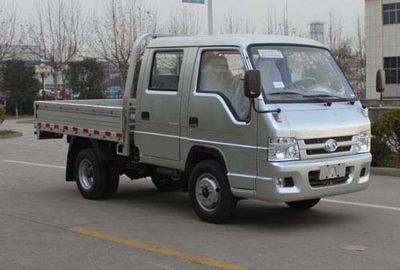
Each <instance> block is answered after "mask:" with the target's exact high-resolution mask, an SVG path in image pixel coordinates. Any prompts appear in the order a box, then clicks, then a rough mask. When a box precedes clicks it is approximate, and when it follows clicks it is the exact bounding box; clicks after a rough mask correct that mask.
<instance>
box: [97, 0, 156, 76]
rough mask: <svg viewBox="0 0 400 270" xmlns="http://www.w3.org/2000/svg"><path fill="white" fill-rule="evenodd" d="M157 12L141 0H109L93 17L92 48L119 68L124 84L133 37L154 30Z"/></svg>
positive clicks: (135, 37) (134, 38)
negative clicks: (103, 9) (104, 9)
mask: <svg viewBox="0 0 400 270" xmlns="http://www.w3.org/2000/svg"><path fill="white" fill-rule="evenodd" d="M156 28H157V16H156V14H155V13H154V12H152V11H151V10H150V9H149V8H147V7H146V6H145V5H144V4H143V2H142V1H141V0H110V1H109V2H108V4H107V6H106V11H105V13H104V14H101V15H100V17H99V18H94V19H93V37H92V38H91V44H90V45H91V48H93V49H94V51H95V52H96V54H97V55H98V56H100V57H101V58H103V59H104V60H106V61H107V62H109V63H111V64H112V65H113V66H114V67H115V68H116V69H118V71H119V73H120V75H121V78H122V82H121V84H125V81H126V77H127V74H128V69H129V58H130V56H131V54H132V47H133V44H134V42H135V40H136V39H137V38H138V37H139V36H140V35H142V34H144V33H152V32H155V29H156Z"/></svg>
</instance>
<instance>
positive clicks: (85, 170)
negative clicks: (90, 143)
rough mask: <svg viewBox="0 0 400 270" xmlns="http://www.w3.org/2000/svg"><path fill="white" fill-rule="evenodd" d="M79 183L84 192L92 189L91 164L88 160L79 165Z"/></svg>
mask: <svg viewBox="0 0 400 270" xmlns="http://www.w3.org/2000/svg"><path fill="white" fill-rule="evenodd" d="M79 183H80V184H81V186H82V187H83V188H84V189H85V190H89V189H91V188H92V187H93V183H94V177H93V164H92V162H90V161H89V160H88V159H84V160H82V161H81V163H80V164H79Z"/></svg>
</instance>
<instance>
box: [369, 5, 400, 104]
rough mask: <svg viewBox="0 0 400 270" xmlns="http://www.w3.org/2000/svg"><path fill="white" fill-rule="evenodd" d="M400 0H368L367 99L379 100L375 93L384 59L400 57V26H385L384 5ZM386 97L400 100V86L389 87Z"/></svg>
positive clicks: (390, 85)
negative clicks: (378, 71) (378, 74)
mask: <svg viewBox="0 0 400 270" xmlns="http://www.w3.org/2000/svg"><path fill="white" fill-rule="evenodd" d="M397 2H400V0H366V1H365V12H366V14H365V31H366V32H365V33H366V54H367V99H379V94H377V93H376V92H375V80H376V77H375V76H376V71H377V70H378V69H383V58H384V57H390V56H400V24H390V25H383V18H382V15H383V13H382V5H383V4H387V3H397ZM384 97H398V98H400V85H393V84H389V85H387V88H386V91H385V93H384Z"/></svg>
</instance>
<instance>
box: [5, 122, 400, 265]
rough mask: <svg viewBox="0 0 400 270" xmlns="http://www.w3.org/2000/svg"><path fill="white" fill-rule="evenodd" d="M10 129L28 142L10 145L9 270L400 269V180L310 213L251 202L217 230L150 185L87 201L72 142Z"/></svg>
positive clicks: (179, 196) (124, 186)
mask: <svg viewBox="0 0 400 270" xmlns="http://www.w3.org/2000/svg"><path fill="white" fill-rule="evenodd" d="M0 128H2V129H5V128H12V129H15V130H20V131H22V132H23V134H24V136H23V137H20V138H16V139H7V140H0V243H1V244H0V269H35V270H36V269H107V270H108V269H140V270H141V269H185V270H186V269H217V268H213V267H212V266H210V265H214V266H216V265H218V263H221V265H220V267H221V268H222V269H268V270H269V269H271V270H272V269H279V270H282V269H291V270H293V269H307V270H309V269H335V270H338V269H346V270H348V269H362V270H365V269H396V270H399V269H400V179H399V178H393V177H382V176H373V177H372V179H371V187H370V188H369V189H368V190H367V191H365V192H361V193H356V194H349V195H345V196H338V197H333V198H330V201H323V202H321V203H320V204H319V205H318V206H317V207H315V208H314V209H313V210H311V211H306V212H297V211H293V210H290V209H288V208H286V207H285V206H284V205H281V204H267V203H261V202H257V201H251V200H248V201H242V202H240V203H239V205H238V208H237V212H236V219H235V222H234V223H232V224H228V225H213V224H206V223H202V222H200V221H199V220H198V219H197V217H196V216H195V214H194V213H193V212H192V210H191V208H190V205H189V200H188V197H187V194H185V193H181V192H173V193H163V194H161V193H159V192H158V191H157V190H156V189H155V188H154V187H153V186H152V184H151V183H149V182H147V181H145V180H140V181H135V182H131V181H129V180H128V179H127V178H123V179H122V182H121V187H120V189H119V191H118V193H117V194H116V196H115V197H114V198H112V199H109V200H106V201H88V200H84V199H82V198H81V197H80V195H79V193H78V192H77V190H76V187H75V184H74V183H65V182H64V169H63V167H64V166H65V157H66V151H67V145H66V144H65V142H64V140H49V141H36V140H35V139H34V137H33V135H32V133H33V129H32V127H31V125H29V124H17V123H15V121H7V122H5V123H4V124H3V125H2V126H0ZM24 162H25V163H24ZM77 227H78V229H84V230H86V231H89V232H94V235H93V234H92V235H90V233H85V234H82V233H79V232H77V230H76V228H77ZM74 230H75V231H74ZM150 244H151V245H150ZM149 250H150V251H149ZM179 252H180V253H179ZM196 256H197V257H196ZM190 259H192V261H190ZM211 259H213V260H214V261H212V260H211ZM207 260H208V261H207ZM215 260H216V261H215ZM193 261H194V262H193ZM201 262H203V263H205V265H204V264H200V263H201ZM207 264H208V266H207ZM235 267H236V268H235Z"/></svg>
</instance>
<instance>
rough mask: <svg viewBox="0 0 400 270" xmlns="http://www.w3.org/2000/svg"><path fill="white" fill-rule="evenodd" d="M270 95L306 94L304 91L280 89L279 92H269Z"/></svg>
mask: <svg viewBox="0 0 400 270" xmlns="http://www.w3.org/2000/svg"><path fill="white" fill-rule="evenodd" d="M268 95H271V96H273V95H300V96H302V97H305V96H306V95H304V94H303V93H300V92H296V91H279V92H271V93H268Z"/></svg>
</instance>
